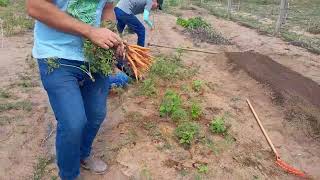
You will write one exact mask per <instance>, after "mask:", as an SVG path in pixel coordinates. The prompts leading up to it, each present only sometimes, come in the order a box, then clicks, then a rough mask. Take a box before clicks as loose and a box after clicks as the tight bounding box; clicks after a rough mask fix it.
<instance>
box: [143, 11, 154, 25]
mask: <svg viewBox="0 0 320 180" xmlns="http://www.w3.org/2000/svg"><path fill="white" fill-rule="evenodd" d="M149 15H150V12H149V11H148V10H147V9H145V10H144V11H143V20H144V22H146V23H147V24H148V26H149V27H150V28H152V25H153V24H152V22H151V21H150V20H149Z"/></svg>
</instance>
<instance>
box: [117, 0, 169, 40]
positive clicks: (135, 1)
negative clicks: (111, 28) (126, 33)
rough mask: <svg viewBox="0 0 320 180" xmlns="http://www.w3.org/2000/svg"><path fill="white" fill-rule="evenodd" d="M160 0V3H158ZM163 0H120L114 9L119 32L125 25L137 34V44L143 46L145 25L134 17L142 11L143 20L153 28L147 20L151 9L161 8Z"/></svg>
mask: <svg viewBox="0 0 320 180" xmlns="http://www.w3.org/2000/svg"><path fill="white" fill-rule="evenodd" d="M158 1H159V2H160V1H161V4H160V3H158ZM162 3H163V0H120V1H119V2H118V4H117V6H116V7H115V9H114V12H115V15H116V18H117V28H118V31H119V33H120V34H121V33H122V32H123V30H124V28H125V27H126V26H128V27H129V28H130V29H131V30H133V31H134V32H135V33H136V34H137V35H138V43H137V44H138V45H139V46H145V34H146V33H145V31H146V30H145V27H144V25H143V24H142V23H141V22H140V21H139V19H138V18H137V17H136V15H137V14H142V13H143V20H144V22H145V23H146V24H147V25H148V26H149V28H150V29H153V23H152V22H151V21H150V20H149V15H150V11H151V10H155V9H157V8H159V9H162Z"/></svg>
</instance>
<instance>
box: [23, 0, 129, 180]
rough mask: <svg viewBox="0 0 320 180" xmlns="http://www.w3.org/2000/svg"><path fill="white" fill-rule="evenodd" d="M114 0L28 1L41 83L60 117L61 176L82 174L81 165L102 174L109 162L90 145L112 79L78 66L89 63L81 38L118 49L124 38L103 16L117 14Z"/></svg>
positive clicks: (69, 178) (70, 177) (58, 150)
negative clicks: (106, 25)
mask: <svg viewBox="0 0 320 180" xmlns="http://www.w3.org/2000/svg"><path fill="white" fill-rule="evenodd" d="M109 1H110V0H93V1H88V0H27V3H26V4H27V11H28V14H29V15H30V16H32V17H33V18H35V19H36V23H35V28H34V47H33V50H32V54H33V56H34V58H36V59H37V61H38V65H39V71H40V77H41V81H42V84H43V87H44V88H45V90H46V91H47V94H48V97H49V101H50V104H51V107H52V109H53V111H54V114H55V117H56V120H57V131H56V132H57V133H56V155H57V164H58V167H59V176H60V177H61V179H62V180H74V179H80V178H81V177H80V166H82V167H84V168H86V169H89V170H91V171H94V172H95V173H103V172H105V171H106V170H107V165H106V164H105V163H104V162H103V161H101V160H99V159H96V158H94V157H93V156H92V154H91V147H92V143H93V141H94V138H95V136H96V135H97V132H98V130H99V128H100V125H101V123H102V122H103V120H104V119H105V116H106V101H107V96H108V92H109V86H110V84H109V78H108V77H106V76H103V75H100V74H93V76H94V79H95V82H93V81H91V79H90V78H89V77H88V76H87V74H86V73H84V72H83V71H82V70H81V68H80V67H83V66H88V64H87V63H86V62H85V58H84V54H83V39H84V38H87V39H89V40H91V41H92V42H94V43H95V44H97V45H99V46H100V47H102V48H105V49H108V48H113V47H114V48H117V52H118V53H119V54H122V52H123V45H122V40H121V38H120V37H119V36H118V35H117V34H115V33H113V32H112V31H110V30H109V29H107V28H99V26H100V23H101V21H102V20H113V19H115V15H114V10H113V8H114V7H113V5H112V3H111V1H112V0H111V1H110V2H109Z"/></svg>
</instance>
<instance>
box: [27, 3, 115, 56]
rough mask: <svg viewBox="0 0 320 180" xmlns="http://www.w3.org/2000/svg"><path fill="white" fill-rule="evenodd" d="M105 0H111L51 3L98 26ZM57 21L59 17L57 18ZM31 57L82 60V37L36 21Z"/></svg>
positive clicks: (79, 18) (83, 20)
mask: <svg viewBox="0 0 320 180" xmlns="http://www.w3.org/2000/svg"><path fill="white" fill-rule="evenodd" d="M107 2H112V0H54V1H53V3H54V4H55V5H56V6H57V7H58V8H59V9H61V10H62V11H65V12H67V13H68V14H69V15H71V16H73V17H75V18H77V19H78V20H81V21H82V22H85V23H87V24H91V25H92V26H96V27H98V26H99V25H100V22H101V16H102V11H103V8H104V6H105V4H106V3H107ZM57 21H59V19H57ZM32 54H33V57H34V58H36V59H41V58H50V57H55V58H63V59H69V60H78V61H84V59H85V58H84V55H83V38H82V37H81V36H76V35H73V34H69V33H64V32H61V31H58V30H57V29H54V28H51V27H49V26H47V25H45V24H44V23H42V22H40V21H36V23H35V28H34V46H33V49H32Z"/></svg>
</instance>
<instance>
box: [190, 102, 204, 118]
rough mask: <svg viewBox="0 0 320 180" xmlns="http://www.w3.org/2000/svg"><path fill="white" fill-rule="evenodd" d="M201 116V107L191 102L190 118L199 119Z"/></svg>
mask: <svg viewBox="0 0 320 180" xmlns="http://www.w3.org/2000/svg"><path fill="white" fill-rule="evenodd" d="M201 114H202V109H201V106H200V105H199V104H198V103H195V102H193V103H192V104H191V118H192V119H199V118H200V116H201Z"/></svg>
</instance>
